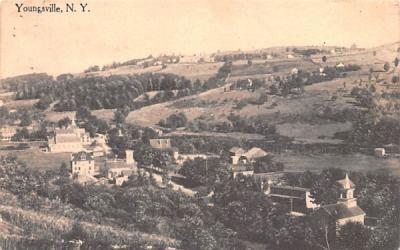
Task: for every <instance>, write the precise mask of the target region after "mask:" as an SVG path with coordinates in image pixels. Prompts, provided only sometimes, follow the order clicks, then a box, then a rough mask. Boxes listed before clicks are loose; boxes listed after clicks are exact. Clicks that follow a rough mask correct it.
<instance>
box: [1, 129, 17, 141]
mask: <svg viewBox="0 0 400 250" xmlns="http://www.w3.org/2000/svg"><path fill="white" fill-rule="evenodd" d="M16 133H17V129H16V128H15V127H10V126H6V127H2V128H0V141H11V138H12V137H13V136H14V135H15V134H16Z"/></svg>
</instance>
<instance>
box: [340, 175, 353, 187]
mask: <svg viewBox="0 0 400 250" xmlns="http://www.w3.org/2000/svg"><path fill="white" fill-rule="evenodd" d="M336 182H337V183H338V184H339V185H340V186H342V187H343V188H344V189H350V188H355V186H356V185H354V183H353V182H352V181H351V180H350V179H349V176H348V175H347V174H346V177H345V178H344V179H342V180H338V181H336Z"/></svg>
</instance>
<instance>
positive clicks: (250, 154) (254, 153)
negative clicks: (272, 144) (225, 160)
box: [244, 147, 268, 159]
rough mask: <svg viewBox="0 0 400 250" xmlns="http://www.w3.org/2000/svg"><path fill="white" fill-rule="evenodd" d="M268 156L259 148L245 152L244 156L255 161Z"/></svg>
mask: <svg viewBox="0 0 400 250" xmlns="http://www.w3.org/2000/svg"><path fill="white" fill-rule="evenodd" d="M266 155H268V153H267V152H265V151H264V150H262V149H261V148H256V147H254V148H252V149H250V150H249V151H247V152H246V153H245V154H244V156H246V158H247V159H256V158H261V157H264V156H266Z"/></svg>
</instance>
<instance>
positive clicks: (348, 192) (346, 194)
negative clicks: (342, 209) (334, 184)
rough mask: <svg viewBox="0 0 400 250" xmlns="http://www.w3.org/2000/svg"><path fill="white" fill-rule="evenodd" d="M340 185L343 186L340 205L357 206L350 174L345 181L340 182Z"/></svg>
mask: <svg viewBox="0 0 400 250" xmlns="http://www.w3.org/2000/svg"><path fill="white" fill-rule="evenodd" d="M338 183H339V185H341V187H342V188H341V190H340V198H339V200H338V202H339V203H343V204H345V205H346V206H347V207H355V206H357V198H354V189H355V185H354V183H353V182H352V181H351V180H350V179H349V176H348V174H347V173H346V176H345V178H344V179H342V180H339V181H338Z"/></svg>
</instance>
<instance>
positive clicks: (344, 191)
mask: <svg viewBox="0 0 400 250" xmlns="http://www.w3.org/2000/svg"><path fill="white" fill-rule="evenodd" d="M337 183H338V184H339V185H340V186H341V194H340V198H339V200H338V202H337V203H335V204H329V205H324V206H321V207H320V208H319V209H317V210H316V212H315V216H316V218H318V220H320V221H324V222H325V223H327V224H328V225H329V226H330V228H331V230H333V229H335V231H336V230H337V229H338V228H339V227H340V226H343V225H344V224H346V223H348V222H359V223H361V224H364V219H365V212H364V211H363V210H362V209H361V208H360V207H359V206H358V205H357V198H354V190H355V185H354V183H353V182H352V181H351V180H350V179H349V176H348V175H347V174H346V177H345V178H344V179H342V180H339V181H337Z"/></svg>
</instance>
